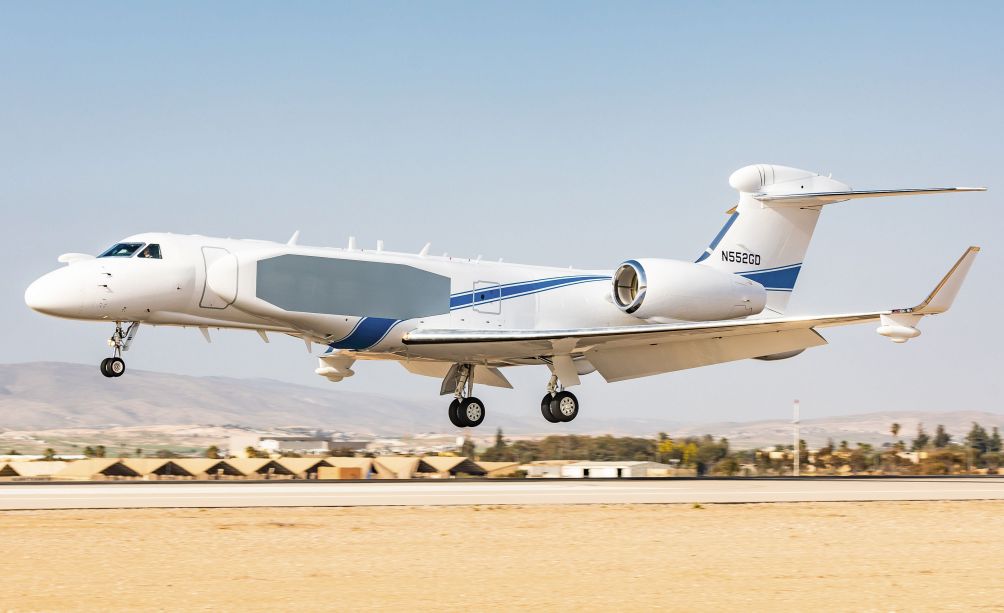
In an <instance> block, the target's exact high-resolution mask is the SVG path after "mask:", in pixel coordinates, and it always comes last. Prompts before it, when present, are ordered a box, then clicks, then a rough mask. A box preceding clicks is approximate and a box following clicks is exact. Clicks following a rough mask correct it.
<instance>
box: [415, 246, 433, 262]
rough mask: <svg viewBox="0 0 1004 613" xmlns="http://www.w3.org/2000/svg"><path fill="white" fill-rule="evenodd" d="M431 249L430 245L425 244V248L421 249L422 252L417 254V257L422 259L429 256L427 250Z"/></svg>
mask: <svg viewBox="0 0 1004 613" xmlns="http://www.w3.org/2000/svg"><path fill="white" fill-rule="evenodd" d="M431 247H432V243H425V247H422V250H421V251H419V252H418V257H420V258H424V257H425V256H427V255H429V249H430V248H431Z"/></svg>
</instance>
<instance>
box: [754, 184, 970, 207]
mask: <svg viewBox="0 0 1004 613" xmlns="http://www.w3.org/2000/svg"><path fill="white" fill-rule="evenodd" d="M985 191H987V188H985V187H928V188H920V189H869V190H860V191H854V190H848V191H835V192H795V193H788V194H773V193H767V192H760V193H757V194H753V198H754V199H755V200H757V201H759V202H762V203H764V204H765V205H767V206H770V207H784V206H798V207H805V206H822V205H824V204H832V203H834V202H843V201H845V200H854V199H857V198H884V197H887V196H922V195H925V194H944V193H951V192H985Z"/></svg>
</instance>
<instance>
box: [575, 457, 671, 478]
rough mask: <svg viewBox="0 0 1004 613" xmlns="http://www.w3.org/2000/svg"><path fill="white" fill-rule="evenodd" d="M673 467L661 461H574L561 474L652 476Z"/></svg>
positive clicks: (603, 476)
mask: <svg viewBox="0 0 1004 613" xmlns="http://www.w3.org/2000/svg"><path fill="white" fill-rule="evenodd" d="M672 468H673V467H672V466H670V465H669V464H662V463H660V462H643V461H633V462H574V463H571V464H566V465H564V466H562V467H561V476H562V477H565V478H568V479H615V478H627V477H652V476H656V474H654V473H656V471H658V473H661V474H660V475H659V476H662V475H665V474H666V471H667V470H669V469H672Z"/></svg>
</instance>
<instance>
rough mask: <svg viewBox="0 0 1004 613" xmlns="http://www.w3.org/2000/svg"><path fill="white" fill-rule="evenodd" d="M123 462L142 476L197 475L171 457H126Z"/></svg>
mask: <svg viewBox="0 0 1004 613" xmlns="http://www.w3.org/2000/svg"><path fill="white" fill-rule="evenodd" d="M122 463H123V464H125V465H126V466H128V467H129V468H131V469H133V470H135V471H136V472H138V473H139V474H140V476H143V477H145V476H147V475H157V476H158V477H168V476H173V477H194V476H195V475H194V474H193V473H192V472H190V471H189V470H187V469H186V468H184V467H183V466H181V465H180V464H178V462H177V461H176V460H172V459H169V458H124V459H123V460H122Z"/></svg>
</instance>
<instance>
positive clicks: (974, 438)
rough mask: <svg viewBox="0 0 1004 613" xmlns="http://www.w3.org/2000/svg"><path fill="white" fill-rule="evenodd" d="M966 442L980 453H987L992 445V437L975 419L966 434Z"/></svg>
mask: <svg viewBox="0 0 1004 613" xmlns="http://www.w3.org/2000/svg"><path fill="white" fill-rule="evenodd" d="M966 444H968V445H969V446H970V447H972V448H973V449H975V450H976V451H978V452H980V453H986V452H987V450H988V449H989V447H990V437H989V436H987V431H986V429H985V428H984V427H983V426H981V425H979V424H978V423H976V422H975V421H974V422H973V427H972V428H971V429H970V430H969V434H967V435H966Z"/></svg>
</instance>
